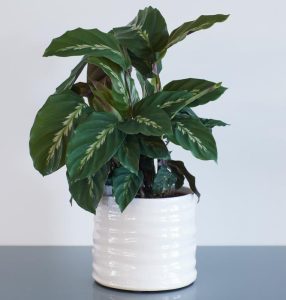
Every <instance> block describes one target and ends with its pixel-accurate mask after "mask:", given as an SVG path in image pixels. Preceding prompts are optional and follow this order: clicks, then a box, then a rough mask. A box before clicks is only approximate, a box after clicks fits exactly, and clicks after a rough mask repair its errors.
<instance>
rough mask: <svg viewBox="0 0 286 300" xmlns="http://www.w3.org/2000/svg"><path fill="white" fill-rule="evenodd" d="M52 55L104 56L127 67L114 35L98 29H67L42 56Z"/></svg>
mask: <svg viewBox="0 0 286 300" xmlns="http://www.w3.org/2000/svg"><path fill="white" fill-rule="evenodd" d="M52 55H56V56H76V55H92V56H96V57H105V58H108V59H110V60H111V61H113V62H115V63H117V64H118V65H120V66H121V67H122V68H123V69H126V68H128V67H129V62H128V61H127V60H126V58H125V57H124V56H123V54H122V52H121V49H120V46H119V44H118V42H117V41H116V39H115V38H114V36H113V35H112V34H109V33H104V32H101V31H100V30H98V29H82V28H77V29H74V30H71V31H67V32H66V33H64V34H63V35H62V36H60V37H58V38H55V39H53V40H52V42H51V44H50V45H49V47H48V48H47V49H46V51H45V53H44V56H52Z"/></svg>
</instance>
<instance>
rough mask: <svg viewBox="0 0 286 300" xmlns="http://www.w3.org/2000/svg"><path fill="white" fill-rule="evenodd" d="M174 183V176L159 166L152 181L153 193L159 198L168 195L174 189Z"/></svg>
mask: <svg viewBox="0 0 286 300" xmlns="http://www.w3.org/2000/svg"><path fill="white" fill-rule="evenodd" d="M176 181H177V177H176V175H175V174H173V173H172V172H170V171H169V170H168V168H167V167H166V166H161V167H160V169H159V170H158V172H157V174H156V176H155V179H154V183H153V186H152V188H153V192H154V193H155V194H157V195H160V196H162V195H163V194H166V193H169V192H170V191H172V190H173V189H174V188H175V183H176Z"/></svg>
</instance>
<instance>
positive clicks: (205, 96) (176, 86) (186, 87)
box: [163, 78, 227, 107]
mask: <svg viewBox="0 0 286 300" xmlns="http://www.w3.org/2000/svg"><path fill="white" fill-rule="evenodd" d="M213 87H216V88H214V89H212V88H213ZM208 89H211V90H210V91H209V92H207V93H203V92H204V91H207V90H208ZM163 90H164V91H188V92H191V93H192V95H193V96H194V97H195V98H196V99H195V100H193V101H191V102H190V103H189V106H190V107H195V106H198V105H203V104H206V103H208V102H209V101H214V100H216V99H218V98H219V97H220V96H221V95H222V94H223V93H224V92H225V91H226V90H227V88H225V87H223V86H221V85H220V84H219V83H215V82H211V81H207V80H204V79H196V78H186V79H181V80H174V81H171V82H169V83H168V84H167V85H165V86H164V89H163Z"/></svg>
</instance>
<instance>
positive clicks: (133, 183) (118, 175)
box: [112, 167, 143, 212]
mask: <svg viewBox="0 0 286 300" xmlns="http://www.w3.org/2000/svg"><path fill="white" fill-rule="evenodd" d="M142 182H143V175H142V173H141V172H139V173H138V175H136V174H134V173H132V172H130V171H129V170H127V169H125V168H123V167H120V168H117V169H115V171H114V173H113V178H112V190H113V196H114V197H115V201H116V203H117V204H118V205H119V208H120V210H121V211H122V212H123V211H124V209H125V208H126V207H127V206H128V204H129V203H130V202H131V201H132V200H133V199H134V197H135V196H136V194H137V193H138V191H139V189H140V187H141V185H142Z"/></svg>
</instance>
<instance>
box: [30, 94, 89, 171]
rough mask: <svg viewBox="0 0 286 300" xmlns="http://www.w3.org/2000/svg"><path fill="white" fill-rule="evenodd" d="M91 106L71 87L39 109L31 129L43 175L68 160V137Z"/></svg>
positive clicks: (32, 146)
mask: <svg viewBox="0 0 286 300" xmlns="http://www.w3.org/2000/svg"><path fill="white" fill-rule="evenodd" d="M87 109H88V107H87V105H86V104H85V103H84V100H83V98H82V97H80V96H78V95H77V94H76V93H74V92H72V91H70V90H67V91H65V92H63V93H61V94H54V95H52V96H50V97H49V98H48V100H47V101H46V103H45V104H44V106H43V107H42V108H41V109H40V110H39V112H38V113H37V116H36V118H35V121H34V124H33V127H32V129H31V133H30V154H31V157H32V159H33V161H34V167H35V168H36V169H37V170H38V171H39V172H40V173H41V174H42V175H48V174H50V173H52V172H55V171H56V170H58V169H59V168H60V167H62V166H63V165H64V164H65V158H66V145H67V141H68V140H69V137H70V134H71V133H72V131H73V129H74V127H75V124H76V122H77V121H78V119H79V117H80V116H81V115H83V113H85V111H87Z"/></svg>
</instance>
